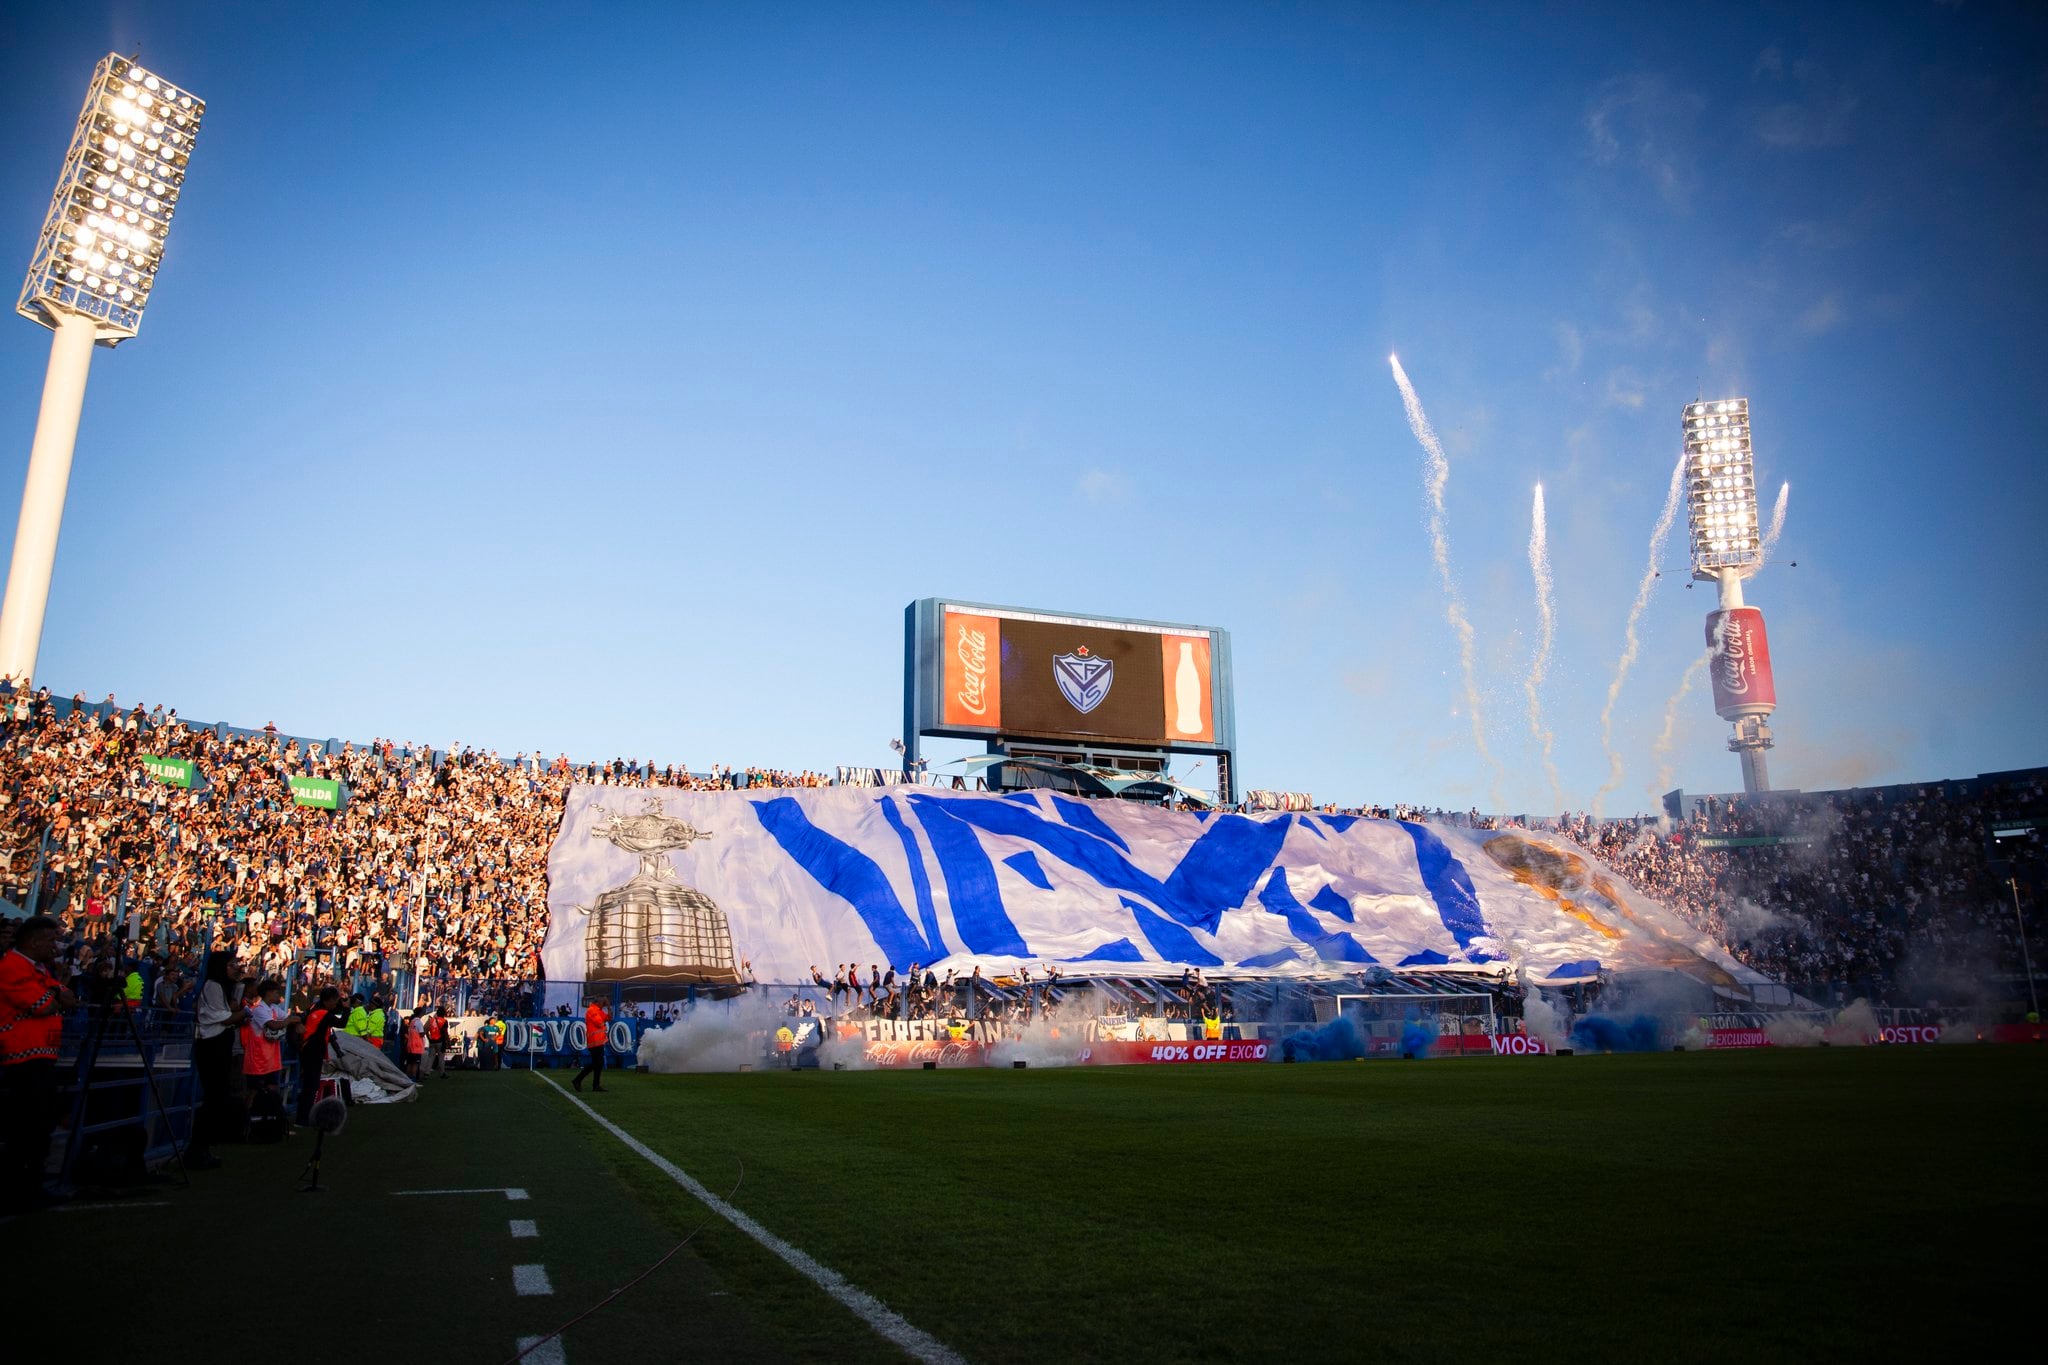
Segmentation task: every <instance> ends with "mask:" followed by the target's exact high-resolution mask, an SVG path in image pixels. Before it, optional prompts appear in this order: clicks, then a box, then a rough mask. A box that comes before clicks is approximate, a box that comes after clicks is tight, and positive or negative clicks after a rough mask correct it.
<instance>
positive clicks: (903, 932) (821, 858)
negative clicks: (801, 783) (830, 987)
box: [748, 796, 1027, 970]
mask: <svg viewBox="0 0 2048 1365" xmlns="http://www.w3.org/2000/svg"><path fill="white" fill-rule="evenodd" d="M748 804H749V805H750V806H751V807H752V809H753V812H754V814H755V815H756V816H757V817H759V819H760V821H761V827H762V828H763V829H765V830H767V831H768V833H769V835H770V836H771V837H773V838H774V840H775V842H776V843H778V844H780V845H782V851H783V852H784V853H787V854H788V855H789V856H790V857H791V858H793V859H794V860H795V861H796V864H797V866H798V867H801V868H802V869H803V870H804V871H806V872H808V873H810V874H811V876H813V877H815V878H816V879H817V882H818V885H820V886H822V887H824V888H825V889H826V890H827V891H829V892H831V893H832V894H833V895H835V896H838V897H840V898H842V899H844V900H845V901H846V903H847V904H849V905H851V906H852V907H853V908H854V911H855V912H856V913H857V914H859V916H860V917H861V919H862V920H863V921H865V922H866V924H867V926H868V933H870V934H871V935H873V936H874V940H875V946H876V947H877V948H879V949H880V950H881V952H882V955H883V956H884V957H886V958H888V959H889V965H890V966H892V967H895V968H897V969H898V970H901V969H903V968H905V967H908V966H909V965H910V964H911V963H913V962H926V961H935V960H936V959H937V958H938V957H939V954H938V953H936V952H934V951H933V950H932V947H931V945H930V944H928V943H926V942H925V941H924V939H923V938H921V937H920V936H919V935H918V932H917V929H916V927H915V926H914V925H912V924H911V922H910V916H909V915H907V914H905V913H904V912H903V902H902V901H900V900H898V899H897V898H896V889H895V888H894V887H892V886H890V885H889V879H888V878H887V877H885V876H883V875H882V868H881V865H880V864H879V863H877V862H876V861H875V860H874V859H873V858H870V857H869V856H868V855H867V854H865V853H863V852H861V851H860V850H859V849H857V848H855V847H854V846H853V845H851V844H849V843H846V842H844V841H843V840H840V839H835V838H833V837H832V836H831V835H829V834H827V833H825V831H823V830H821V829H819V828H818V827H817V826H816V825H813V824H812V823H811V821H810V817H809V816H807V815H805V814H804V813H803V808H802V807H800V806H798V805H797V803H796V798H795V797H792V796H780V797H776V798H775V799H774V800H772V801H754V802H749V803H748ZM887 804H888V799H887V798H886V797H885V798H883V805H885V806H886V805H887ZM926 828H927V829H929V828H930V826H929V825H927V826H926ZM915 861H916V859H912V862H913V863H914V862H915ZM984 861H986V860H984ZM942 862H943V860H942ZM989 880H990V881H991V882H993V881H994V880H995V878H994V876H993V875H991V876H990V878H989ZM949 881H950V878H949ZM954 916H955V918H956V919H957V918H958V916H959V906H958V904H957V903H956V904H955V906H954ZM963 932H964V927H963ZM1016 937H1017V932H1016V930H1015V929H1012V930H1011V931H1010V938H1011V940H1012V941H1015V940H1016ZM968 949H969V951H972V952H987V953H994V952H1009V951H1011V950H1010V949H1007V948H1003V949H996V948H981V947H978V946H976V945H975V944H973V943H969V944H968ZM1015 951H1016V954H1017V955H1018V956H1019V957H1023V956H1027V954H1026V952H1025V950H1024V946H1023V944H1022V943H1021V942H1019V943H1018V944H1017V947H1016V949H1015Z"/></svg>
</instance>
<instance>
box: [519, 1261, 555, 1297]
mask: <svg viewBox="0 0 2048 1365" xmlns="http://www.w3.org/2000/svg"><path fill="white" fill-rule="evenodd" d="M512 1288H513V1290H514V1291H515V1292H517V1293H519V1294H522V1295H526V1296H528V1297H531V1296H533V1295H535V1294H552V1293H554V1292H555V1286H554V1285H553V1284H551V1283H550V1282H549V1281H548V1268H547V1267H546V1266H544V1265H515V1266H513V1267H512Z"/></svg>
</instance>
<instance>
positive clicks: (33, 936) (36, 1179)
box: [0, 915, 78, 1213]
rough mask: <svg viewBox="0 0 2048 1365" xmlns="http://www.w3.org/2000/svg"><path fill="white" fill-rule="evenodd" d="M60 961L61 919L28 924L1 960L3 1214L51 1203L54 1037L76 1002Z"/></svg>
mask: <svg viewBox="0 0 2048 1365" xmlns="http://www.w3.org/2000/svg"><path fill="white" fill-rule="evenodd" d="M56 960H57V921H55V920H53V919H51V918H49V917H48V916H47V915H35V916H32V917H30V918H29V919H26V920H23V921H22V922H21V925H20V927H19V928H17V929H16V930H15V932H14V947H13V948H12V949H10V950H9V951H8V953H7V955H6V956H5V957H0V1096H4V1097H5V1098H4V1100H0V1114H4V1115H5V1119H4V1122H5V1125H6V1129H5V1132H6V1143H5V1146H4V1147H0V1213H18V1212H22V1211H24V1210H26V1209H31V1208H35V1207H37V1206H39V1205H42V1204H46V1203H48V1202H49V1196H48V1195H47V1194H45V1193H44V1191H43V1168H44V1165H45V1164H46V1163H47V1162H48V1160H49V1155H50V1134H51V1133H53V1132H55V1131H56V1128H57V1040H58V1038H59V1037H60V1036H61V1035H62V1034H63V1032H64V1015H63V1012H64V1011H65V1010H68V1009H71V1008H72V1007H74V1006H75V1005H77V1003H78V1001H77V1000H76V999H75V998H74V997H73V996H72V994H71V992H70V991H68V990H66V989H64V986H63V984H62V983H60V982H59V981H58V980H57V978H56V976H55V975H53V974H52V973H51V971H50V966H51V964H52V963H54V962H55V961H56Z"/></svg>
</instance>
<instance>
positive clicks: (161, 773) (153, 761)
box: [142, 754, 192, 787]
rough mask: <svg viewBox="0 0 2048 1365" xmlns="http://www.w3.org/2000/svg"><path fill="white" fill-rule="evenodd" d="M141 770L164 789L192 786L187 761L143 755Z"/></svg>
mask: <svg viewBox="0 0 2048 1365" xmlns="http://www.w3.org/2000/svg"><path fill="white" fill-rule="evenodd" d="M142 770H143V771H144V772H146V773H148V774H149V775H150V776H151V777H153V778H155V779H156V780H157V781H159V782H161V783H163V784H164V785H165V786H166V787H189V786H191V785H192V764H191V762H190V761H189V760H187V759H182V758H158V757H157V756H156V755H155V754H144V755H143V756H142Z"/></svg>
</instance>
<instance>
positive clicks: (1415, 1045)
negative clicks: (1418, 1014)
mask: <svg viewBox="0 0 2048 1365" xmlns="http://www.w3.org/2000/svg"><path fill="white" fill-rule="evenodd" d="M1435 1046H1436V1030H1435V1029H1433V1028H1426V1027H1424V1026H1423V1025H1421V1024H1418V1023H1416V1022H1415V1021H1414V1020H1413V1019H1410V1020H1409V1021H1408V1022H1407V1023H1405V1024H1403V1025H1402V1026H1401V1055H1402V1056H1403V1057H1427V1056H1428V1055H1429V1050H1430V1049H1431V1048H1433V1047H1435Z"/></svg>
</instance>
